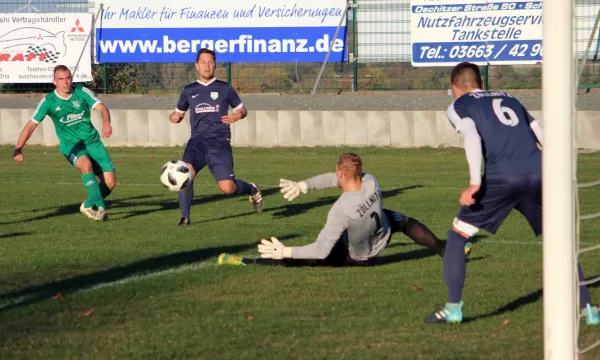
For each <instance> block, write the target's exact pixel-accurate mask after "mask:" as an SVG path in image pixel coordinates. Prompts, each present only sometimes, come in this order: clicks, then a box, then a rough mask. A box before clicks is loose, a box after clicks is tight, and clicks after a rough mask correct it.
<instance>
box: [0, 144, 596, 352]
mask: <svg viewBox="0 0 600 360" xmlns="http://www.w3.org/2000/svg"><path fill="white" fill-rule="evenodd" d="M0 150H2V153H3V154H4V156H3V157H1V159H0V169H1V171H0V185H1V186H0V279H1V281H0V358H2V359H261V360H265V359H445V360H448V359H513V360H514V359H539V358H541V357H542V353H543V322H542V291H541V286H542V239H541V238H534V237H533V233H532V231H531V230H530V229H529V227H528V226H527V224H526V222H525V220H524V219H523V217H522V216H521V215H520V214H518V213H516V212H514V213H513V214H511V216H510V217H509V218H508V219H507V221H506V222H505V224H504V225H503V227H502V228H501V229H500V231H499V232H498V233H497V234H496V235H491V234H488V233H485V232H481V233H480V234H479V235H480V236H478V237H477V238H476V239H475V240H476V243H475V246H474V249H473V255H472V260H471V261H470V262H469V264H468V265H467V283H466V288H465V294H464V301H465V306H464V308H463V311H464V316H465V318H466V321H465V323H463V324H461V325H440V326H436V325H427V324H424V323H423V322H422V318H423V317H424V316H426V315H428V314H429V313H430V312H431V311H433V310H435V309H436V306H437V305H438V304H442V303H444V302H445V296H446V290H445V285H444V280H443V273H442V261H441V259H440V258H439V257H437V256H435V255H433V254H432V253H430V252H428V251H427V250H426V249H423V248H420V247H418V246H416V245H414V244H412V243H411V242H410V241H409V239H408V238H406V237H404V236H403V235H402V234H397V235H395V236H394V237H393V239H392V242H391V244H390V246H389V247H388V248H387V249H386V250H385V251H384V252H383V253H382V255H381V258H382V264H381V265H379V266H375V267H371V268H337V269H332V268H283V267H281V268H279V267H257V266H255V267H252V266H246V267H234V266H219V265H216V259H217V256H218V255H219V253H221V252H231V253H236V254H243V255H247V256H256V255H257V252H256V243H257V242H258V241H259V240H260V239H261V238H264V237H269V236H278V237H279V238H280V239H284V242H285V243H286V244H288V245H301V244H308V243H310V242H312V241H314V239H315V238H316V236H317V235H318V232H319V230H320V229H321V226H322V225H323V224H324V222H325V217H326V214H327V211H328V209H329V208H330V206H331V205H332V204H333V202H334V201H335V199H336V198H337V196H338V195H339V190H337V189H331V190H323V191H313V192H309V193H308V194H307V195H302V196H301V197H300V198H298V199H296V200H295V201H294V202H287V201H286V200H284V199H283V197H282V196H281V194H280V193H279V191H278V188H277V185H278V183H279V179H280V178H287V179H292V180H302V179H305V178H308V177H310V176H314V175H317V174H320V173H324V172H330V171H333V169H334V166H335V160H336V157H337V155H338V154H339V153H340V152H341V151H342V150H344V151H349V150H354V151H357V152H359V153H360V154H361V156H362V157H363V161H364V170H365V171H367V172H369V173H372V174H374V175H375V176H376V177H377V178H378V180H379V182H380V185H381V187H382V190H383V193H384V206H385V207H386V208H390V209H394V210H398V211H401V212H404V213H406V214H408V215H409V216H413V217H415V218H417V219H419V220H420V221H422V222H423V223H425V224H426V225H428V226H429V227H430V228H431V229H432V230H433V231H434V232H435V233H436V234H437V235H438V236H439V237H440V238H442V239H445V238H446V233H447V231H448V229H449V226H450V225H451V222H452V219H453V217H454V216H455V215H456V212H457V211H458V208H459V204H458V197H459V195H460V192H461V190H462V188H463V187H464V186H465V185H466V184H467V182H468V173H467V165H466V160H465V157H464V152H463V150H461V149H390V148H357V149H350V148H344V149H341V148H279V149H250V148H235V149H234V160H235V168H236V176H237V177H238V178H240V179H244V180H246V181H248V182H255V183H257V184H259V185H260V186H261V188H262V190H263V194H264V198H265V208H264V211H263V212H262V213H260V214H255V213H253V211H252V208H251V204H250V203H249V201H248V198H247V197H245V196H226V195H222V194H220V193H219V191H218V188H217V186H216V185H215V182H214V180H213V178H212V175H211V174H210V172H209V171H208V169H204V170H203V171H202V172H201V173H200V174H199V175H198V177H197V179H196V183H195V191H196V198H195V201H194V204H193V207H192V221H193V226H190V227H187V228H178V227H177V226H176V225H175V224H176V223H177V221H178V220H179V216H180V214H179V209H178V204H177V196H176V194H175V193H171V192H168V191H166V190H165V189H164V188H162V186H161V185H160V183H159V180H158V176H159V171H160V168H161V165H162V164H163V163H164V162H166V161H167V160H171V159H179V158H181V154H182V152H183V149H182V148H181V147H178V148H109V151H110V153H111V156H112V157H113V160H114V163H115V165H116V167H117V180H118V185H117V189H116V190H115V192H114V193H113V194H112V195H111V196H110V197H109V198H108V199H107V205H108V211H109V216H110V219H109V221H108V222H105V223H95V222H93V221H91V220H89V219H87V218H86V217H85V216H84V215H82V214H80V213H79V204H80V203H81V202H82V201H83V200H84V197H85V195H84V190H83V187H82V184H81V178H80V176H79V175H78V174H77V172H76V170H75V169H73V168H71V167H70V165H69V164H68V163H67V161H66V160H65V159H64V158H63V157H62V155H60V154H59V153H58V151H57V149H56V148H52V147H36V146H31V147H26V148H25V162H24V163H20V164H17V163H15V162H13V161H12V159H11V153H12V147H7V146H4V147H0ZM599 168H600V155H581V156H580V157H579V161H578V173H579V178H580V181H581V182H588V181H595V180H597V179H598V178H599V177H600V173H599V172H598V169H599ZM580 194H581V213H582V214H589V213H594V212H598V211H600V187H597V188H590V189H583V190H582V191H581V193H580ZM556 196H568V194H562V193H557V194H556ZM599 231H600V220H589V221H585V222H582V236H581V241H582V243H583V244H586V245H591V244H598V243H600V240H599V239H598V234H599ZM581 262H582V265H583V267H584V270H585V271H586V275H587V277H588V278H589V277H592V276H597V275H598V274H600V261H598V253H597V252H596V253H588V254H585V255H583V256H582V260H581ZM591 292H592V297H593V299H595V300H596V302H597V303H598V302H600V287H597V286H596V287H593V288H592V289H591ZM57 294H61V295H62V298H57V297H56V295H57ZM53 298H54V299H53ZM91 310H93V312H92V311H91ZM556 311H570V309H556ZM599 338H600V329H598V328H596V329H594V328H587V327H586V326H585V324H584V323H583V322H582V329H581V336H580V340H581V343H582V344H584V345H585V344H588V343H590V342H592V341H594V340H597V339H599ZM584 359H586V360H590V359H600V349H596V350H594V351H592V352H591V353H589V354H588V355H586V356H585V357H584Z"/></svg>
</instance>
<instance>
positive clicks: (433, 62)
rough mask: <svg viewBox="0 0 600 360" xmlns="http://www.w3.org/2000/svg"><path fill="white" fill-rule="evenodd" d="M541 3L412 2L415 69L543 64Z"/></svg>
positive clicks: (435, 0) (449, 0)
mask: <svg viewBox="0 0 600 360" xmlns="http://www.w3.org/2000/svg"><path fill="white" fill-rule="evenodd" d="M543 19H544V15H543V1H526V0H523V1H521V0H516V1H500V0H488V1H485V0H484V1H477V0H411V19H410V20H411V53H412V64H413V66H448V65H454V64H456V63H459V62H462V61H469V62H473V63H477V64H481V65H484V64H490V65H500V64H505V65H509V64H510V65H514V64H535V63H537V62H541V61H542V26H543V25H542V24H543Z"/></svg>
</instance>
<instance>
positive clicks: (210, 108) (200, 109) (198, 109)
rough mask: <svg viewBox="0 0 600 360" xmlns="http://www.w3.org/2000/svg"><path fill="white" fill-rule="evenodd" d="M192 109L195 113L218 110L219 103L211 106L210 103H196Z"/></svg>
mask: <svg viewBox="0 0 600 360" xmlns="http://www.w3.org/2000/svg"><path fill="white" fill-rule="evenodd" d="M194 111H195V112H196V114H201V113H211V112H219V105H217V106H212V105H210V104H205V103H202V104H198V105H196V107H195V108H194Z"/></svg>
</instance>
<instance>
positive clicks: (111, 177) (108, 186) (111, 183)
mask: <svg viewBox="0 0 600 360" xmlns="http://www.w3.org/2000/svg"><path fill="white" fill-rule="evenodd" d="M96 175H97V176H98V178H99V179H100V183H99V185H100V193H101V194H102V198H103V199H106V198H107V197H108V195H110V194H111V193H112V191H113V190H114V189H115V187H116V186H117V173H116V172H114V171H106V172H102V171H101V172H99V173H96Z"/></svg>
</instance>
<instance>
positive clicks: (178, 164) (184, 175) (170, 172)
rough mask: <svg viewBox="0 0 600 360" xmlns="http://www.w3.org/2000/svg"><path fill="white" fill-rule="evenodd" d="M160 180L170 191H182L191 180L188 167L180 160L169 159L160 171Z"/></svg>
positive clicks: (190, 172)
mask: <svg viewBox="0 0 600 360" xmlns="http://www.w3.org/2000/svg"><path fill="white" fill-rule="evenodd" d="M160 182H161V183H162V184H163V186H164V187H165V188H167V189H168V190H170V191H176V192H177V191H182V190H185V188H187V187H188V185H189V184H190V182H192V171H191V169H190V167H189V166H188V165H187V164H186V163H184V162H183V161H181V160H171V161H169V162H167V163H166V164H164V165H163V167H162V170H161V171H160Z"/></svg>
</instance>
